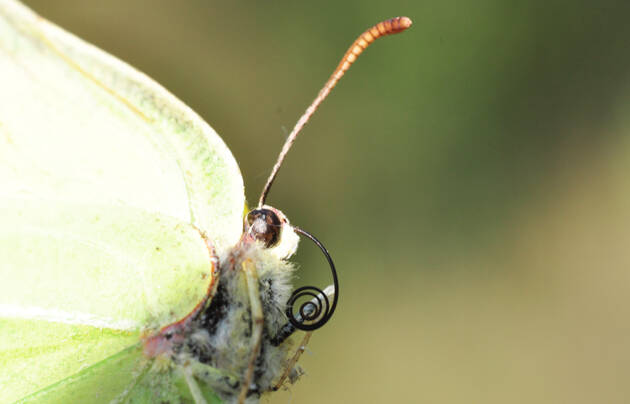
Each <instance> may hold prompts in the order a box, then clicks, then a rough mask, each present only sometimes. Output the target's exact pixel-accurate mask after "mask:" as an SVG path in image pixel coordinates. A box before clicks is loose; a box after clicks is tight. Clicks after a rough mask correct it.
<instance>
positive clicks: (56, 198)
mask: <svg viewBox="0 0 630 404" xmlns="http://www.w3.org/2000/svg"><path fill="white" fill-rule="evenodd" d="M0 88H1V89H2V90H1V93H0V184H2V186H1V187H0V223H2V227H1V228H0V257H2V259H1V260H0V279H2V282H0V368H2V369H3V371H2V372H1V373H0V402H8V401H13V400H16V399H19V398H21V397H25V396H28V395H30V394H33V393H36V392H38V391H40V392H43V391H53V390H54V391H57V392H58V391H63V389H62V390H59V386H64V385H67V386H70V385H71V384H72V385H75V386H79V385H83V386H89V383H88V384H85V383H86V380H88V381H89V380H90V378H94V377H97V375H100V376H99V377H101V378H103V377H104V379H103V380H105V381H100V382H99V383H101V385H102V389H103V391H113V392H119V394H123V393H124V392H125V391H127V390H128V389H130V388H132V387H133V386H136V385H138V384H137V383H138V380H140V379H138V377H139V376H138V375H139V374H140V373H141V372H142V369H143V366H144V365H143V358H142V355H141V354H139V353H138V352H139V351H138V344H139V342H138V341H139V335H140V333H141V332H142V331H143V330H146V329H155V328H157V327H160V326H163V325H165V324H168V323H170V322H172V321H174V320H176V319H179V318H182V317H183V316H185V315H186V314H187V313H188V312H190V310H191V309H192V308H193V307H194V306H195V304H196V303H197V302H198V301H199V300H200V299H201V298H202V296H203V295H204V293H205V292H206V289H207V286H208V284H209V282H210V278H211V270H212V263H211V261H210V259H209V254H208V250H207V248H206V245H205V242H204V239H203V237H202V235H201V232H203V233H205V235H206V237H207V238H208V239H210V240H212V242H213V244H214V246H215V247H216V249H217V253H219V254H221V253H222V252H224V251H225V249H226V248H228V247H229V246H231V245H233V244H234V243H235V242H236V241H237V240H238V237H239V236H240V233H241V226H242V212H243V206H244V193H243V183H242V178H241V175H240V172H239V170H238V166H237V164H236V162H235V160H234V158H233V157H232V155H231V153H230V151H229V150H228V148H227V147H226V145H225V144H224V143H223V141H222V140H221V138H220V137H219V136H218V135H217V134H216V133H215V132H214V131H213V130H212V129H211V128H210V127H209V126H208V125H207V124H206V123H205V122H203V120H201V119H200V118H199V117H198V116H197V115H196V114H195V113H194V112H193V111H192V110H190V109H189V108H188V107H186V106H185V105H184V104H183V103H182V102H180V101H179V100H177V99H176V98H175V97H173V96H172V95H171V94H170V93H168V92H167V91H166V90H165V89H164V88H162V87H161V86H159V85H158V84H157V83H155V82H153V81H152V80H151V79H149V78H148V77H147V76H145V75H143V74H142V73H140V72H138V71H136V70H135V69H133V68H132V67H130V66H128V65H126V64H124V63H123V62H121V61H119V60H117V59H116V58H114V57H112V56H110V55H108V54H106V53H104V52H102V51H100V50H98V49H97V48H95V47H93V46H91V45H89V44H87V43H85V42H83V41H82V40H80V39H78V38H76V37H74V36H72V35H71V34H68V33H67V32H65V31H63V30H61V29H59V28H57V27H56V26H54V25H53V24H51V23H49V22H47V21H46V20H43V19H42V18H40V17H38V16H37V15H35V14H34V13H32V12H31V11H30V10H29V9H27V8H25V7H24V6H22V5H21V4H19V3H17V2H14V1H12V0H1V1H0ZM121 357H124V358H125V359H124V360H122V359H121ZM129 358H133V360H131V359H129ZM121 360H122V362H120V361H121ZM125 360H127V361H132V362H133V366H131V367H129V366H128V367H127V368H125V367H124V366H123V368H124V369H131V368H133V369H134V371H133V372H131V371H127V370H126V371H124V372H123V374H119V375H118V377H119V378H120V380H122V382H120V381H113V380H109V379H111V377H109V378H108V376H107V375H109V374H110V373H112V372H109V371H102V370H103V369H111V366H114V367H115V366H119V365H118V364H119V363H123V362H124V363H128V362H125ZM129 363H131V362H129ZM99 364H100V365H99ZM106 365H107V366H110V368H108V367H107V366H106ZM99 366H100V367H99ZM121 366H122V365H121ZM125 366H126V365H125ZM123 368H121V369H123ZM108 372H109V373H108ZM125 372H127V373H128V380H127V381H126V380H125V376H124V374H125ZM138 372H140V373H138ZM134 380H135V381H134ZM103 383H104V384H103ZM121 383H122V384H121ZM133 383H136V384H133ZM118 384H121V386H124V388H122V387H120V386H118ZM53 386H56V387H54V388H53ZM138 386H139V385H138ZM110 387H111V388H110ZM47 389H48V390H47ZM137 389H138V387H136V388H135V390H134V391H136V390H137ZM85 391H90V390H89V389H87V390H85ZM40 397H41V396H40ZM103 397H104V396H103ZM116 397H118V396H116ZM102 401H103V402H109V401H110V399H105V398H103V400H102ZM52 402H54V400H53V401H52Z"/></svg>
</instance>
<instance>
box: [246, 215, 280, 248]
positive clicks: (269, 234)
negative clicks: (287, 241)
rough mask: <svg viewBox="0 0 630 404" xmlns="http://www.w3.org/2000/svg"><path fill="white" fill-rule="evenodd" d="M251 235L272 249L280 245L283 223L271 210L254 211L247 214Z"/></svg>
mask: <svg viewBox="0 0 630 404" xmlns="http://www.w3.org/2000/svg"><path fill="white" fill-rule="evenodd" d="M247 223H248V224H249V232H250V234H251V235H252V236H253V237H254V238H255V239H256V240H259V241H262V242H263V244H265V247H267V248H270V247H273V246H275V245H276V244H278V241H279V240H280V232H281V230H282V223H281V222H280V218H278V215H276V213H275V212H273V211H272V210H270V209H254V210H252V211H251V212H249V213H248V214H247Z"/></svg>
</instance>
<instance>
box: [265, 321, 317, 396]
mask: <svg viewBox="0 0 630 404" xmlns="http://www.w3.org/2000/svg"><path fill="white" fill-rule="evenodd" d="M311 335H313V331H307V332H306V334H304V338H302V342H300V346H299V347H298V349H297V351H295V354H293V357H292V358H291V359H290V360H289V362H288V363H287V367H286V369H285V370H284V373H283V374H282V376H280V379H278V381H277V382H276V384H275V385H274V386H273V390H274V391H276V390H279V389H280V387H282V385H283V384H284V381H285V380H286V379H287V377H289V375H290V374H291V371H292V370H293V369H294V368H295V364H296V363H297V361H298V360H299V359H300V356H302V354H303V353H304V351H305V350H306V345H307V344H308V341H309V340H310V339H311Z"/></svg>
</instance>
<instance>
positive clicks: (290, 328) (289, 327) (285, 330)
mask: <svg viewBox="0 0 630 404" xmlns="http://www.w3.org/2000/svg"><path fill="white" fill-rule="evenodd" d="M323 292H324V294H325V295H326V297H327V298H328V299H329V301H330V300H332V299H333V298H334V296H335V288H334V286H333V285H330V286H328V287H327V288H326V289H324V291H323ZM318 300H323V299H322V296H321V295H320V296H319V299H317V298H314V299H313V300H311V302H313V304H316V302H317V301H318ZM312 307H314V306H309V307H307V308H306V309H305V314H307V315H308V314H310V313H309V310H312ZM296 319H297V320H298V321H299V322H300V323H302V322H303V320H302V319H301V318H300V316H299V315H298V318H296ZM296 329H297V328H296V327H295V326H294V325H293V324H292V323H291V322H288V323H287V324H285V325H284V326H283V327H282V328H281V329H280V331H279V332H278V334H277V335H276V336H275V338H274V339H273V340H272V344H274V345H276V346H277V345H280V344H281V343H283V342H284V341H286V339H287V338H289V337H290V336H291V335H293V333H294V332H295V331H296ZM312 334H313V331H307V332H306V334H304V338H302V342H301V343H300V345H299V346H298V349H297V351H295V354H293V357H292V358H291V359H290V360H289V362H288V363H287V367H286V369H285V371H284V373H283V374H282V376H281V377H280V379H278V381H277V382H276V384H275V385H274V387H273V389H274V390H278V389H280V387H282V385H283V384H284V381H285V380H286V379H287V377H289V375H290V374H291V371H292V370H293V369H294V368H295V364H296V363H297V361H298V360H299V359H300V356H302V354H303V353H304V351H305V350H306V345H307V344H308V342H309V340H310V339H311V335H312Z"/></svg>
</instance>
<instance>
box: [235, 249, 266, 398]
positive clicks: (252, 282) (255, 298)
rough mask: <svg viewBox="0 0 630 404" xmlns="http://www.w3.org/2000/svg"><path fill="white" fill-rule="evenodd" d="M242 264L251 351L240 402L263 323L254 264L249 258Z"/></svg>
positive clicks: (255, 353) (251, 376)
mask: <svg viewBox="0 0 630 404" xmlns="http://www.w3.org/2000/svg"><path fill="white" fill-rule="evenodd" d="M242 265H243V273H244V274H245V280H246V282H247V291H248V293H249V304H250V308H251V313H252V314H251V315H252V351H251V354H250V357H249V363H248V365H247V370H246V371H245V377H244V378H243V384H242V387H241V393H240V394H239V397H238V402H239V403H240V404H242V403H244V402H245V399H246V398H247V392H248V391H249V387H250V384H251V382H252V378H253V376H254V366H255V364H256V359H257V358H258V354H259V353H260V344H261V341H262V332H263V324H264V317H263V310H262V303H261V301H260V292H259V290H258V274H257V273H256V266H255V265H254V263H253V262H252V261H251V260H246V261H244V262H243V264H242Z"/></svg>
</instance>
